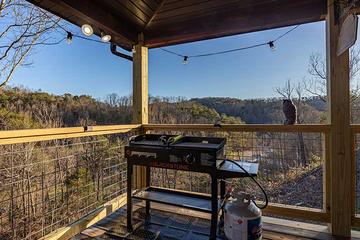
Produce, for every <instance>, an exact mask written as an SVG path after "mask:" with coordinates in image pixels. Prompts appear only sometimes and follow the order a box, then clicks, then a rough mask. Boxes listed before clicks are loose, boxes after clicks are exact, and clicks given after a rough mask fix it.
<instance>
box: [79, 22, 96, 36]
mask: <svg viewBox="0 0 360 240" xmlns="http://www.w3.org/2000/svg"><path fill="white" fill-rule="evenodd" d="M81 31H82V33H83V34H84V35H85V36H88V37H89V36H91V35H92V34H93V33H94V30H93V28H92V27H91V26H90V25H89V24H84V25H82V27H81Z"/></svg>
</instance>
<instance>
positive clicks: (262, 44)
mask: <svg viewBox="0 0 360 240" xmlns="http://www.w3.org/2000/svg"><path fill="white" fill-rule="evenodd" d="M300 26H301V25H296V26H295V27H293V28H291V29H290V30H288V31H287V32H285V33H283V34H281V35H280V36H278V37H277V38H275V39H274V40H271V41H268V42H264V43H259V44H254V45H250V46H246V47H241V48H234V49H229V50H224V51H218V52H210V53H203V54H196V55H183V54H180V53H177V52H174V51H171V50H168V49H165V48H160V49H161V50H162V51H164V52H167V53H170V54H173V55H176V56H178V57H181V58H183V59H186V61H187V60H188V59H189V58H199V57H208V56H214V55H220V54H226V53H231V52H237V51H242V50H247V49H251V48H257V47H262V46H266V45H268V46H269V47H270V48H271V49H274V48H275V42H277V41H278V40H280V39H281V38H283V37H285V36H286V35H288V34H289V33H291V32H292V31H294V30H295V29H297V28H298V27H300Z"/></svg>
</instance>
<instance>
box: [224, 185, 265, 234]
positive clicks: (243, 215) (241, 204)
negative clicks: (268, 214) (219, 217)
mask: <svg viewBox="0 0 360 240" xmlns="http://www.w3.org/2000/svg"><path fill="white" fill-rule="evenodd" d="M253 199H254V197H253V196H251V195H250V194H246V193H244V192H240V193H237V194H236V193H235V194H234V196H233V197H232V198H230V199H229V200H227V201H226V203H225V207H224V232H225V236H226V237H227V238H228V239H229V240H246V239H248V240H257V239H262V224H261V210H260V209H259V208H258V207H257V206H256V205H255V204H254V203H253V201H252V200H253Z"/></svg>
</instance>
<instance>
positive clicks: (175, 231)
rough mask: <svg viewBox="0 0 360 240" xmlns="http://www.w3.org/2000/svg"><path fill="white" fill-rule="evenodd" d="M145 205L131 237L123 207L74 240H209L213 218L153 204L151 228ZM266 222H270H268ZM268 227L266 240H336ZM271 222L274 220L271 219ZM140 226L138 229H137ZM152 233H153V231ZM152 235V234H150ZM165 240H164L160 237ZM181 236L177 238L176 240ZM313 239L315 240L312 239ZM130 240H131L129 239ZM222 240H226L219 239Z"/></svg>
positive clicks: (137, 208)
mask: <svg viewBox="0 0 360 240" xmlns="http://www.w3.org/2000/svg"><path fill="white" fill-rule="evenodd" d="M144 214H145V213H144V205H143V204H142V203H137V204H135V206H134V226H135V227H134V228H137V230H136V231H134V233H133V235H129V234H128V233H127V231H126V216H125V215H126V207H123V208H121V209H119V210H118V211H116V212H115V213H113V214H111V215H110V216H108V217H106V218H105V219H103V220H101V221H100V222H98V223H97V224H95V225H94V226H92V227H90V228H88V229H87V230H85V231H83V232H82V233H81V234H78V235H77V236H75V237H74V238H73V240H83V239H107V240H108V239H154V240H155V239H164V238H161V237H164V236H165V239H167V238H166V236H170V235H171V237H174V236H175V238H172V239H182V240H185V239H194V240H196V239H199V240H202V239H207V238H208V232H209V226H210V224H209V216H210V215H209V214H206V213H200V212H196V211H192V210H187V209H181V208H176V207H172V206H168V205H161V204H155V203H153V204H152V214H154V215H152V218H151V220H150V223H149V224H148V225H144V222H143V219H144ZM264 219H266V218H264ZM266 221H267V222H265V223H264V232H263V239H266V240H285V239H289V240H308V239H332V237H331V236H330V235H329V234H327V233H320V234H319V233H316V232H315V231H310V230H304V229H296V228H293V227H291V226H288V227H287V226H280V227H278V226H277V225H276V224H275V223H268V221H269V219H266ZM270 221H271V219H270ZM136 226H138V227H136ZM149 229H150V230H149ZM149 231H150V232H149ZM160 236H161V237H160ZM176 236H177V237H176ZM312 236H313V237H312ZM126 237H128V238H126ZM218 239H220V240H223V239H224V238H223V237H221V236H219V238H218Z"/></svg>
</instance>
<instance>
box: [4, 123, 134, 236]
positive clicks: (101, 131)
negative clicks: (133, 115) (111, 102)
mask: <svg viewBox="0 0 360 240" xmlns="http://www.w3.org/2000/svg"><path fill="white" fill-rule="evenodd" d="M140 130H141V125H112V126H89V127H73V128H55V129H29V130H15V131H1V132H0V183H1V184H0V223H1V227H0V239H38V238H40V237H42V236H45V235H46V237H45V239H48V237H49V238H50V236H48V235H47V234H49V233H51V236H54V239H58V238H57V236H61V239H67V238H69V237H71V236H72V235H74V234H76V233H78V232H79V231H81V229H82V230H83V229H84V228H86V227H89V226H90V225H91V224H94V223H95V222H96V221H99V220H100V219H101V218H103V217H106V216H107V215H108V214H110V213H111V212H113V211H115V210H116V209H118V208H119V207H121V206H123V205H124V204H125V203H126V201H125V199H126V198H125V195H124V194H125V193H126V180H127V179H126V160H125V159H124V152H123V151H124V146H125V144H127V140H128V139H129V137H130V136H131V135H134V134H139V133H140ZM89 213H91V214H90V215H88V216H87V217H86V218H83V217H84V216H86V215H87V214H89ZM79 219H82V220H83V221H80V222H77V220H79ZM73 222H76V223H74V224H75V225H74V224H71V223H73ZM69 224H70V225H69ZM79 224H80V225H79ZM69 226H72V227H69Z"/></svg>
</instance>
